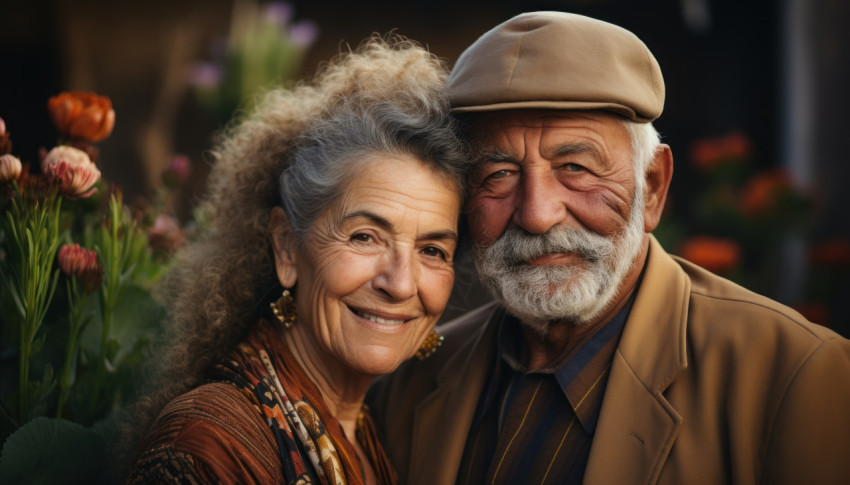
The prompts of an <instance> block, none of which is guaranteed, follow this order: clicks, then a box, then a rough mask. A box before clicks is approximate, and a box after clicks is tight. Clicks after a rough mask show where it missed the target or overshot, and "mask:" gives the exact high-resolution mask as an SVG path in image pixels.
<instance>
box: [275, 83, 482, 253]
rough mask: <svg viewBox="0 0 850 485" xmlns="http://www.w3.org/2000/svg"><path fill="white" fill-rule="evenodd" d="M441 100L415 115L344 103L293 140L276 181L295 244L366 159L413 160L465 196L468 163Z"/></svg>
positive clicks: (424, 103) (392, 107) (426, 102)
mask: <svg viewBox="0 0 850 485" xmlns="http://www.w3.org/2000/svg"><path fill="white" fill-rule="evenodd" d="M445 101H446V100H445V99H444V98H442V99H441V98H439V97H431V98H428V99H422V100H421V103H420V104H419V105H418V106H414V108H416V109H409V108H408V109H404V108H403V107H401V106H399V105H397V104H394V103H392V102H380V103H374V102H368V101H365V100H362V99H357V98H353V99H349V100H347V101H346V102H345V103H343V104H341V105H340V106H338V107H337V109H335V110H333V111H331V112H329V113H327V114H326V116H325V117H323V118H320V119H317V120H314V122H313V124H312V125H311V126H310V127H309V128H308V129H307V130H306V131H305V132H304V133H303V134H302V135H301V136H300V137H299V138H298V139H297V140H296V142H295V146H294V147H293V149H292V151H291V153H290V156H289V163H288V164H287V167H286V168H285V169H284V170H283V172H282V173H281V175H280V194H279V195H280V202H281V204H282V206H283V210H284V212H285V213H286V216H287V219H288V220H289V223H290V228H291V230H292V233H293V236H294V238H295V240H296V241H297V242H299V243H301V242H303V241H304V239H305V238H306V236H307V233H308V232H309V230H310V227H311V226H312V224H313V222H314V221H315V220H316V218H318V217H319V216H320V215H321V214H322V213H323V212H324V211H325V210H327V209H328V208H329V207H330V206H331V205H333V204H334V202H336V201H337V200H338V199H339V198H340V197H341V196H342V194H343V191H344V190H345V187H346V185H347V183H348V182H350V180H351V179H352V177H353V176H354V175H355V174H356V172H357V171H358V170H359V169H360V168H361V167H362V166H363V164H364V163H366V160H368V155H370V154H389V155H394V156H402V157H403V156H409V157H413V158H415V159H417V160H419V161H421V162H423V163H424V164H425V165H426V166H428V167H430V168H431V169H432V170H433V171H434V172H435V173H437V174H440V175H443V176H444V177H445V178H446V179H447V180H448V181H449V182H450V183H451V184H453V186H454V188H455V189H456V190H457V191H458V193H460V194H463V191H464V183H463V182H464V175H465V172H466V169H467V166H468V164H469V163H470V162H469V157H467V156H466V152H465V150H464V149H463V145H462V144H461V143H460V141H459V140H458V139H457V137H456V135H455V132H454V126H453V123H454V122H453V121H452V120H451V119H450V118H448V105H447V103H446V102H445Z"/></svg>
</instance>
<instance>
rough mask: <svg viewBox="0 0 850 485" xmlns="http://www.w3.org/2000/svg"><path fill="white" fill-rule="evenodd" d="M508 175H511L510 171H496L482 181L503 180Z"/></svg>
mask: <svg viewBox="0 0 850 485" xmlns="http://www.w3.org/2000/svg"><path fill="white" fill-rule="evenodd" d="M510 174H511V171H510V170H497V171H495V172H493V173H491V174H489V175H487V176H486V177H484V180H499V179H503V178H505V177H507V176H509V175H510Z"/></svg>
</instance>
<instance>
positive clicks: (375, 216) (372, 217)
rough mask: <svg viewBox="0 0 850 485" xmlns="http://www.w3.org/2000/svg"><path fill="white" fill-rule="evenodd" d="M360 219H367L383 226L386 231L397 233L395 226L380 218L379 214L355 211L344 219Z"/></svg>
mask: <svg viewBox="0 0 850 485" xmlns="http://www.w3.org/2000/svg"><path fill="white" fill-rule="evenodd" d="M358 217H365V218H366V219H369V220H370V221H372V222H374V223H375V224H377V225H378V226H381V227H382V228H383V229H386V230H387V231H389V232H394V231H395V226H394V225H393V223H392V222H390V221H388V220H386V219H384V218H383V217H381V216H379V215H378V214H375V213H374V212H369V211H355V212H352V213H350V214H346V215H345V217H343V218H342V219H343V220H345V221H347V220H349V219H356V218H358Z"/></svg>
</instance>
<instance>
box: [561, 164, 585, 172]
mask: <svg viewBox="0 0 850 485" xmlns="http://www.w3.org/2000/svg"><path fill="white" fill-rule="evenodd" d="M561 168H562V169H564V170H566V171H568V172H583V171H585V170H587V169H585V168H584V167H582V166H581V165H578V164H575V163H566V164H564V165H562V166H561Z"/></svg>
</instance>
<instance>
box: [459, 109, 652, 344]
mask: <svg viewBox="0 0 850 485" xmlns="http://www.w3.org/2000/svg"><path fill="white" fill-rule="evenodd" d="M474 133H475V139H474V142H475V149H476V152H477V154H478V155H479V156H480V157H479V159H478V163H477V165H476V168H475V169H474V170H473V172H472V174H471V176H470V199H469V203H468V207H467V208H468V210H469V224H470V230H471V234H472V238H473V241H474V242H475V244H476V264H477V266H478V269H479V273H480V274H481V277H482V280H483V281H484V282H485V284H486V285H487V286H488V287H490V289H491V290H492V291H493V292H494V294H495V296H496V298H497V299H499V300H500V301H501V302H502V303H503V304H504V305H505V306H506V307H507V308H508V309H509V310H510V311H511V312H512V313H514V314H515V315H517V316H518V317H520V318H521V319H522V320H523V321H524V322H526V323H529V324H532V325H535V326H540V327H541V328H540V329H541V331H545V328H546V325H547V324H548V322H549V321H552V320H563V321H568V322H571V323H573V324H584V323H588V322H590V321H592V320H593V318H594V317H596V316H597V315H599V314H600V313H601V312H602V311H603V310H604V309H605V308H607V307H609V306H610V303H611V302H612V300H613V299H614V297H616V296H617V293H618V291H617V290H618V288H619V285H620V283H621V282H622V280H623V278H624V276H625V275H626V274H627V273H629V272H630V271H633V270H634V268H633V266H632V262H633V261H634V260H635V257H636V256H637V255H638V253H639V252H640V250H641V248H642V243H643V238H644V225H643V186H642V185H641V186H640V187H638V190H637V191H636V178H635V173H634V168H633V163H632V147H631V142H630V139H629V135H628V132H627V131H626V129H625V127H624V126H623V124H622V123H621V122H619V120H618V119H617V118H615V117H614V116H613V115H608V114H604V113H597V112H564V111H547V110H537V111H528V110H521V111H519V110H518V111H503V112H496V113H493V114H490V115H487V116H486V117H485V118H481V119H479V120H477V122H476V123H475V125H474ZM636 193H637V194H638V197H637V198H636V197H635V194H636ZM638 270H639V268H638Z"/></svg>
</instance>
